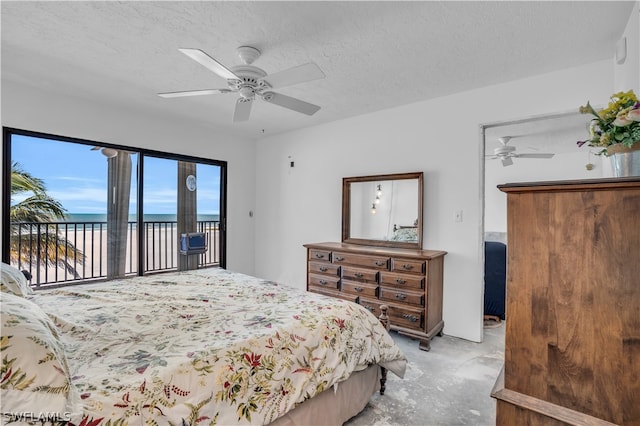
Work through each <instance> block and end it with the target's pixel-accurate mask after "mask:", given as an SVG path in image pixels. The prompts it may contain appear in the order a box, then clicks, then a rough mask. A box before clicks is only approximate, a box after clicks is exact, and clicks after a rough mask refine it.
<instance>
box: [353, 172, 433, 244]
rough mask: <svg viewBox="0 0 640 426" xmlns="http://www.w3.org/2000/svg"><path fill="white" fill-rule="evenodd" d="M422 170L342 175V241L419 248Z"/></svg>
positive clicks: (420, 236) (420, 239) (420, 237)
mask: <svg viewBox="0 0 640 426" xmlns="http://www.w3.org/2000/svg"><path fill="white" fill-rule="evenodd" d="M421 216H422V173H421V172H420V173H404V174H397V175H379V176H361V177H354V178H345V179H344V187H343V227H344V228H345V229H343V241H345V242H353V243H359V244H371V245H383V246H397V247H416V248H420V247H421V242H422V218H421Z"/></svg>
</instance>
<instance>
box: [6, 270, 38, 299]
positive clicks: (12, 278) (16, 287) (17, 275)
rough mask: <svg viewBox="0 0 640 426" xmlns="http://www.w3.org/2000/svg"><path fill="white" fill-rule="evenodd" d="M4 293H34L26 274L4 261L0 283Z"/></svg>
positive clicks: (23, 294) (19, 294)
mask: <svg viewBox="0 0 640 426" xmlns="http://www.w3.org/2000/svg"><path fill="white" fill-rule="evenodd" d="M0 291H1V292H2V293H13V294H15V295H17V296H26V295H28V294H33V289H32V288H31V287H30V286H29V283H28V282H27V279H26V278H25V276H24V274H23V273H22V272H20V271H19V270H18V268H15V267H13V266H11V265H7V264H6V263H2V282H1V283H0Z"/></svg>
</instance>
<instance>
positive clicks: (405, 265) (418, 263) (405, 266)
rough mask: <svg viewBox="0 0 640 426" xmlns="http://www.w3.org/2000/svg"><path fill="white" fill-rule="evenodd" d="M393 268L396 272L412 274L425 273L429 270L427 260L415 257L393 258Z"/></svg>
mask: <svg viewBox="0 0 640 426" xmlns="http://www.w3.org/2000/svg"><path fill="white" fill-rule="evenodd" d="M391 270H392V271H394V272H409V273H412V274H425V273H426V272H427V262H425V261H424V260H414V259H399V258H395V257H394V258H392V259H391Z"/></svg>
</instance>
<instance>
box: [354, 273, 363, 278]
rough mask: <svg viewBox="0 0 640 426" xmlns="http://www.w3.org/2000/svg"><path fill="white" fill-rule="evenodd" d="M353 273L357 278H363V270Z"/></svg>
mask: <svg viewBox="0 0 640 426" xmlns="http://www.w3.org/2000/svg"><path fill="white" fill-rule="evenodd" d="M353 275H355V276H356V277H357V278H362V277H363V275H362V272H356V273H355V274H353Z"/></svg>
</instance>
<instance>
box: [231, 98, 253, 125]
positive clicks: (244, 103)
mask: <svg viewBox="0 0 640 426" xmlns="http://www.w3.org/2000/svg"><path fill="white" fill-rule="evenodd" d="M251 105H253V99H247V98H243V97H240V98H238V100H237V101H236V109H235V111H234V112H233V122H234V123H236V122H238V121H247V120H248V119H249V115H250V114H251Z"/></svg>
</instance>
